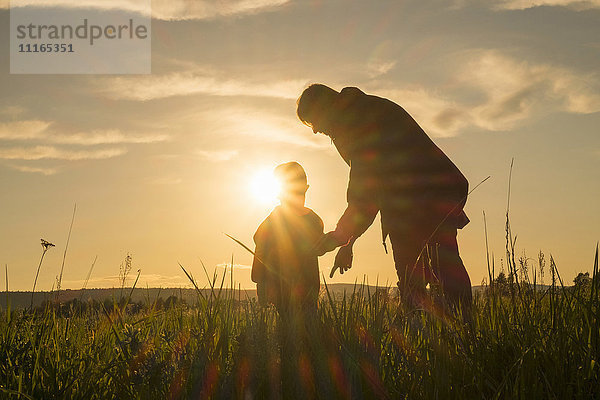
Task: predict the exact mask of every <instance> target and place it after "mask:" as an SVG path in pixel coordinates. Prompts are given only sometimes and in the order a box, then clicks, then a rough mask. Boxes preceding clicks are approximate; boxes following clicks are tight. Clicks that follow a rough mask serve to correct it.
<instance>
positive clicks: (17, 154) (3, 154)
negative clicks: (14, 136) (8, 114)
mask: <svg viewBox="0 0 600 400" xmlns="http://www.w3.org/2000/svg"><path fill="white" fill-rule="evenodd" d="M125 153H127V149H125V148H121V147H115V148H106V149H99V150H75V151H74V150H65V149H60V148H57V147H54V146H34V147H8V148H0V159H4V160H44V159H52V160H67V161H76V160H101V159H107V158H113V157H118V156H121V155H123V154H125Z"/></svg>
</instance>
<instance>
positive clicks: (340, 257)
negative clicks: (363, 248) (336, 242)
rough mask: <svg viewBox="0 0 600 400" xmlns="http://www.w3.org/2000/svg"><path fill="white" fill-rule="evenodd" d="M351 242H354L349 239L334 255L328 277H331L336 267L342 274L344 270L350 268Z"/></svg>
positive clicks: (351, 256)
mask: <svg viewBox="0 0 600 400" xmlns="http://www.w3.org/2000/svg"><path fill="white" fill-rule="evenodd" d="M353 244H354V241H350V243H348V244H347V245H345V246H343V247H340V250H339V251H338V253H337V254H336V256H335V261H334V262H333V268H332V269H331V272H330V273H329V277H330V278H333V274H334V273H335V271H336V270H337V269H339V270H340V274H343V273H344V272H346V271H348V270H349V269H350V268H352V258H353V254H352V245H353Z"/></svg>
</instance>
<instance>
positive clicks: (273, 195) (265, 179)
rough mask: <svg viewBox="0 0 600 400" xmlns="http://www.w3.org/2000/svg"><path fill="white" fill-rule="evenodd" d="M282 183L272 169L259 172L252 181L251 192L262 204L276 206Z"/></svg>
mask: <svg viewBox="0 0 600 400" xmlns="http://www.w3.org/2000/svg"><path fill="white" fill-rule="evenodd" d="M279 190H280V183H279V181H278V180H277V179H276V178H275V176H274V175H273V171H272V170H270V169H262V170H260V171H258V172H257V173H256V174H255V175H254V177H253V178H252V180H251V181H250V191H251V192H252V195H253V196H254V198H255V199H256V201H258V202H259V203H261V204H276V203H277V196H278V195H279Z"/></svg>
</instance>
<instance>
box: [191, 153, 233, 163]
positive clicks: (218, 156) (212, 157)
mask: <svg viewBox="0 0 600 400" xmlns="http://www.w3.org/2000/svg"><path fill="white" fill-rule="evenodd" d="M196 153H197V154H198V155H199V156H200V157H202V158H203V159H205V160H208V161H212V162H222V161H229V160H231V159H233V158H235V157H237V155H238V154H239V150H216V151H208V150H198V151H197V152H196Z"/></svg>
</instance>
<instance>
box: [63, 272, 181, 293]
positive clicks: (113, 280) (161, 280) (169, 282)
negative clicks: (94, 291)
mask: <svg viewBox="0 0 600 400" xmlns="http://www.w3.org/2000/svg"><path fill="white" fill-rule="evenodd" d="M136 277H137V273H134V272H133V271H132V273H130V274H129V276H128V277H127V279H126V281H125V287H129V288H131V286H132V285H133V283H134V282H135V278H136ZM84 284H85V280H84V279H74V280H64V279H63V281H62V286H63V287H64V288H74V289H79V288H82V287H83V285H84ZM146 285H148V287H152V288H155V287H189V286H191V282H190V281H189V280H187V279H186V278H185V277H182V276H179V275H160V274H145V273H144V272H143V271H142V272H141V273H140V279H139V281H138V284H137V287H145V286H146ZM118 287H121V282H120V281H119V276H118V275H108V276H103V277H96V278H94V277H92V278H90V280H89V281H88V284H87V288H90V289H91V288H118Z"/></svg>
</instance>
